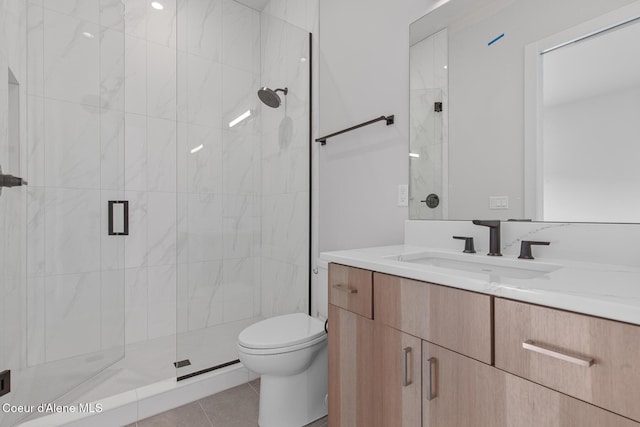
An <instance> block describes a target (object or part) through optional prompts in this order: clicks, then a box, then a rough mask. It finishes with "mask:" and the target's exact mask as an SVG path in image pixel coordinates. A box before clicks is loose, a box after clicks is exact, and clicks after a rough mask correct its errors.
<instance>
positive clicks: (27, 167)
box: [0, 0, 127, 426]
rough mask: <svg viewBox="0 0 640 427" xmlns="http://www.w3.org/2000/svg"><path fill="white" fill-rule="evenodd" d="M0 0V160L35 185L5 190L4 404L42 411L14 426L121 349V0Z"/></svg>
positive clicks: (1, 206) (1, 420)
mask: <svg viewBox="0 0 640 427" xmlns="http://www.w3.org/2000/svg"><path fill="white" fill-rule="evenodd" d="M0 9H4V10H0V15H1V16H3V17H6V19H5V20H0V31H1V32H2V33H3V34H4V38H0V59H1V61H0V70H1V73H2V74H0V76H2V78H3V82H2V84H3V85H5V86H4V87H7V86H6V85H7V82H9V83H10V84H9V85H8V86H9V87H8V90H7V92H6V93H5V92H3V91H0V101H1V103H0V113H4V112H5V111H6V112H7V114H0V130H2V133H1V134H0V162H7V164H9V165H11V163H12V161H11V159H13V163H14V164H15V165H16V166H15V169H13V168H10V167H8V168H7V172H10V173H13V172H15V174H19V176H21V177H23V178H25V179H26V181H27V182H28V185H27V186H26V187H25V186H23V187H18V188H9V189H4V190H3V194H2V196H0V233H1V237H0V240H1V241H2V242H3V243H2V246H0V250H1V251H2V253H1V254H0V271H1V272H2V273H0V274H2V288H3V289H2V292H3V294H2V298H1V300H2V301H3V305H2V322H1V323H2V326H1V327H0V328H1V329H0V336H1V338H0V339H1V341H0V346H1V348H2V352H1V353H0V354H1V356H0V371H3V370H5V369H10V370H11V382H12V385H11V392H10V393H9V394H6V395H4V396H2V397H0V404H3V403H10V404H11V405H23V407H26V408H31V406H32V405H33V408H34V409H33V410H32V411H31V412H27V413H18V412H12V411H11V410H9V411H4V410H3V411H0V426H5V425H13V424H15V423H16V422H17V421H18V420H19V419H21V418H24V417H25V416H28V415H31V414H32V413H34V412H35V413H38V412H40V411H38V405H40V404H43V403H45V404H46V403H48V402H52V401H54V400H55V399H57V398H58V397H60V396H61V395H63V394H65V393H66V392H68V391H70V390H71V389H72V388H74V387H75V386H77V385H79V384H80V383H82V382H84V381H86V380H88V379H89V378H91V377H92V376H94V375H96V374H97V373H98V372H100V371H101V370H103V369H104V368H106V367H107V366H109V365H110V364H112V363H114V362H115V361H117V360H118V359H120V358H121V357H122V356H123V355H124V277H125V275H124V266H125V264H124V241H125V239H126V235H125V234H126V231H127V230H126V228H127V227H126V222H127V221H126V209H125V208H124V207H125V206H126V204H125V203H121V202H124V5H123V3H122V2H121V1H118V0H115V1H103V2H98V1H82V2H57V1H45V2H39V3H38V2H26V1H23V0H22V1H20V0H8V1H5V2H2V4H1V5H0ZM7 69H11V72H10V73H8V76H7V74H5V70H7ZM4 76H7V77H6V78H5V77H4ZM11 80H13V82H11ZM11 84H12V85H13V86H11ZM12 93H13V95H15V96H14V97H13V98H12V96H11V94H12ZM5 105H8V108H7V109H6V110H3V108H4V106H5ZM5 123H8V125H9V130H8V131H7V132H4V130H5V127H4V126H3V125H4V124H5ZM12 147H13V148H12ZM16 147H17V148H16ZM12 153H13V154H12ZM16 153H19V156H17V155H16ZM3 157H4V158H3ZM5 159H8V161H7V160H5ZM16 159H17V160H16ZM18 165H19V167H18ZM3 166H4V165H3ZM113 202H115V203H113ZM7 276H9V277H7ZM4 408H5V407H3V409H4ZM7 408H9V407H7ZM45 409H46V408H45ZM78 409H81V408H78Z"/></svg>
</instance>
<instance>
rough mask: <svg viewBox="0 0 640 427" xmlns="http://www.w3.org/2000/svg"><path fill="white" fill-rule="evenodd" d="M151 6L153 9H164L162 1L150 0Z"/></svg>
mask: <svg viewBox="0 0 640 427" xmlns="http://www.w3.org/2000/svg"><path fill="white" fill-rule="evenodd" d="M151 7H152V8H154V9H155V10H162V9H164V6H163V5H162V3H159V2H157V1H154V2H151Z"/></svg>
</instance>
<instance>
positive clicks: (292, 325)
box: [238, 313, 326, 354]
mask: <svg viewBox="0 0 640 427" xmlns="http://www.w3.org/2000/svg"><path fill="white" fill-rule="evenodd" d="M325 339H326V334H325V331H324V324H323V323H322V321H320V320H319V319H316V318H313V317H311V316H309V315H307V314H304V313H295V314H286V315H283V316H276V317H272V318H270V319H266V320H262V321H260V322H258V323H255V324H253V325H251V326H249V327H247V328H246V329H245V330H244V331H242V332H241V333H240V335H239V336H238V347H239V348H240V350H241V351H243V352H245V353H248V354H276V353H285V352H290V351H295V350H298V349H300V348H305V347H310V346H312V345H314V344H317V343H319V342H322V341H324V340H325Z"/></svg>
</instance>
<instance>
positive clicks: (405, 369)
mask: <svg viewBox="0 0 640 427" xmlns="http://www.w3.org/2000/svg"><path fill="white" fill-rule="evenodd" d="M410 354H411V347H405V348H403V349H402V386H403V387H407V386H410V385H411V383H412V381H411V379H410V378H408V376H409V355H410Z"/></svg>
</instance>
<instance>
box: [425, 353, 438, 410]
mask: <svg viewBox="0 0 640 427" xmlns="http://www.w3.org/2000/svg"><path fill="white" fill-rule="evenodd" d="M426 368H427V369H426V371H427V378H425V382H426V383H427V384H426V386H427V390H426V393H425V394H426V396H425V398H426V399H427V400H429V401H431V400H433V399H435V398H436V397H438V394H437V393H436V392H435V391H434V387H433V381H434V379H435V382H436V383H437V382H438V372H437V370H438V359H436V358H435V357H431V358H429V360H427V367H426ZM434 368H435V370H436V373H435V375H434V374H433V370H434ZM434 377H435V378H434ZM436 389H437V384H436Z"/></svg>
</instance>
